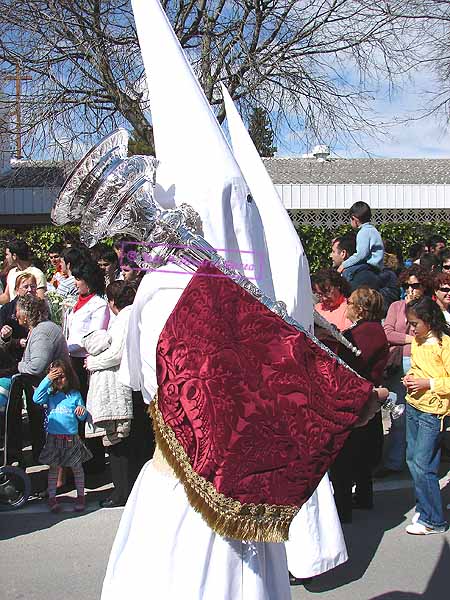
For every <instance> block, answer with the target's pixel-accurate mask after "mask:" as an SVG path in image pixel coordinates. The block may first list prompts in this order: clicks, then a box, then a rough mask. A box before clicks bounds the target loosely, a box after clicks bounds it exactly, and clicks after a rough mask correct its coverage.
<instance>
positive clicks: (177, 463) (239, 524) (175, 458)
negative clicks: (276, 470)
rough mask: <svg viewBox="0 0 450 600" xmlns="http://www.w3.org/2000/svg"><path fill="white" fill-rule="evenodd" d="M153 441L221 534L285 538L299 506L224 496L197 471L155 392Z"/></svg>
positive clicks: (195, 504)
mask: <svg viewBox="0 0 450 600" xmlns="http://www.w3.org/2000/svg"><path fill="white" fill-rule="evenodd" d="M150 413H151V415H152V418H153V424H154V430H155V438H156V443H157V445H158V446H159V448H160V450H161V452H162V454H163V456H164V458H165V459H166V460H167V462H168V463H169V466H170V467H172V469H173V470H174V472H175V475H176V476H177V478H178V479H179V480H180V481H181V483H182V484H183V486H184V489H185V491H186V495H187V497H188V500H189V504H190V505H191V506H192V507H193V508H194V509H195V510H196V511H197V512H199V513H200V514H201V515H202V517H203V519H204V520H205V521H206V522H207V523H208V525H209V527H211V529H212V530H213V531H215V532H216V533H217V534H219V535H220V536H223V537H229V538H233V539H237V540H242V541H248V542H251V541H253V542H285V541H287V539H288V536H289V526H290V524H291V522H292V520H293V519H294V517H295V515H296V514H297V513H298V511H299V510H300V509H299V507H297V506H278V505H271V504H241V503H240V502H239V501H238V500H233V499H232V498H227V497H226V496H224V494H220V493H219V492H217V490H216V489H215V488H214V486H213V484H212V483H211V482H210V481H207V480H206V479H205V478H204V477H201V476H200V475H198V473H196V472H195V471H194V470H193V468H192V466H191V463H190V461H189V457H188V456H187V454H186V452H185V450H184V448H183V447H182V446H181V444H180V443H179V442H178V440H177V439H176V437H175V434H174V432H173V430H172V429H171V428H170V427H169V426H168V425H166V423H165V422H164V419H163V416H162V414H161V412H160V410H159V407H158V396H157V395H156V396H155V399H154V401H153V402H152V403H151V405H150Z"/></svg>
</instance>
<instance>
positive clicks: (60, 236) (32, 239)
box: [0, 222, 450, 272]
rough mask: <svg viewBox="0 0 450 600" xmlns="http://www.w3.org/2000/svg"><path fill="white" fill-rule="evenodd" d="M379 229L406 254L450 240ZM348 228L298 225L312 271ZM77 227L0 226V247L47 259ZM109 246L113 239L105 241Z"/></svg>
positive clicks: (420, 231) (399, 227)
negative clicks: (18, 244)
mask: <svg viewBox="0 0 450 600" xmlns="http://www.w3.org/2000/svg"><path fill="white" fill-rule="evenodd" d="M379 230H380V232H381V234H382V236H383V238H384V239H390V240H392V241H394V242H398V243H400V245H401V247H402V250H403V254H404V256H405V257H406V256H407V253H408V249H409V247H410V246H411V244H413V243H415V242H419V241H424V240H426V239H427V238H428V237H430V236H431V235H433V234H439V235H442V236H443V237H444V238H445V239H447V240H449V242H450V223H447V222H441V223H406V224H405V223H400V224H396V223H390V224H388V225H381V226H380V227H379ZM349 231H351V227H350V226H349V225H343V226H341V227H339V228H337V229H336V230H329V229H326V228H325V227H315V226H313V225H303V226H298V227H297V232H298V234H299V236H300V239H301V240H302V243H303V247H304V248H305V252H306V254H307V256H308V260H309V266H310V269H311V272H314V271H317V270H318V269H321V268H324V267H327V266H330V265H331V261H330V251H331V242H332V240H333V239H334V238H335V237H337V236H339V235H343V234H344V233H347V232H349ZM78 234H79V227H78V226H76V225H66V226H64V227H56V226H54V225H38V226H35V227H31V228H29V229H26V230H20V231H15V230H14V229H0V250H1V251H3V249H4V247H5V242H6V241H7V240H8V239H11V238H12V237H19V238H22V239H24V240H25V241H26V242H27V243H28V244H29V246H30V248H31V250H32V252H33V254H35V255H36V256H37V257H38V258H40V259H41V260H43V261H44V262H45V263H46V262H47V256H48V250H49V248H50V247H51V246H52V245H53V244H56V243H63V242H64V241H65V240H66V239H67V236H68V235H71V236H73V235H75V236H78ZM105 243H106V244H108V245H112V243H113V240H112V238H110V239H107V240H105Z"/></svg>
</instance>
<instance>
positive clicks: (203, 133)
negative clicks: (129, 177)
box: [132, 0, 274, 296]
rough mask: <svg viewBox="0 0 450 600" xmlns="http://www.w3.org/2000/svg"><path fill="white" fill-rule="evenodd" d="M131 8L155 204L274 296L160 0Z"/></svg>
mask: <svg viewBox="0 0 450 600" xmlns="http://www.w3.org/2000/svg"><path fill="white" fill-rule="evenodd" d="M132 5H133V11H134V17H135V21H136V28H137V32H138V36H139V44H140V47H141V52H142V58H143V62H144V66H145V71H146V75H147V85H148V90H149V98H150V110H151V116H152V124H153V132H154V139H155V149H156V157H157V159H158V160H159V161H160V166H159V168H158V171H157V188H156V199H157V200H158V201H159V202H160V203H161V204H163V205H164V206H166V207H170V206H172V207H173V206H174V205H175V204H176V205H180V204H182V203H187V204H190V205H191V206H193V207H194V209H195V210H196V211H197V212H198V213H199V214H200V217H201V219H202V224H203V234H204V237H205V239H206V240H207V241H208V242H209V243H210V244H211V245H212V246H214V247H215V248H216V249H217V250H218V251H220V252H221V254H223V255H224V256H225V257H226V258H227V259H228V260H230V261H231V262H232V264H233V266H235V267H237V268H238V269H239V270H243V271H244V273H245V274H246V275H247V276H250V277H252V274H253V273H254V272H255V273H256V274H255V277H254V278H255V279H256V283H257V284H258V285H259V286H260V287H261V288H262V289H263V291H264V292H265V293H266V294H268V295H270V296H273V293H274V292H273V288H272V285H271V276H270V267H269V264H268V258H267V248H266V246H265V239H264V233H263V228H262V224H261V220H260V217H259V214H258V210H257V209H256V207H255V205H254V203H252V202H251V198H249V192H248V187H247V185H246V183H245V181H244V178H243V177H242V174H241V171H240V169H239V166H238V164H237V162H236V160H235V158H234V156H233V153H232V151H231V149H230V147H229V145H228V142H227V140H226V138H225V136H224V135H223V132H222V130H221V128H220V125H219V123H218V122H217V119H216V117H215V115H214V113H213V111H212V109H211V107H210V106H209V103H208V101H207V99H206V97H205V95H204V93H203V90H202V89H201V87H200V84H199V82H198V81H197V79H196V77H195V75H194V73H193V71H192V68H191V66H190V64H189V62H188V60H187V58H186V56H185V54H184V52H183V50H182V48H181V46H180V44H179V42H178V39H177V37H176V35H175V33H174V31H173V29H172V27H171V25H170V23H169V21H168V19H167V16H166V14H165V12H164V10H163V9H162V7H161V5H160V3H159V2H158V0H132ZM247 198H248V199H247ZM246 264H247V265H249V266H250V269H243V265H246ZM252 267H254V269H253V268H252ZM252 278H253V277H252Z"/></svg>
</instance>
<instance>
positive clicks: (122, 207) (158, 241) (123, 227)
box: [52, 130, 391, 410]
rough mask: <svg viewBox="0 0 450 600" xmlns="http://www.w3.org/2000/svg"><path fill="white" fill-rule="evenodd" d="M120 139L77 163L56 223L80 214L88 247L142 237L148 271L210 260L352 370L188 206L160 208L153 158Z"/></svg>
mask: <svg viewBox="0 0 450 600" xmlns="http://www.w3.org/2000/svg"><path fill="white" fill-rule="evenodd" d="M124 143H125V136H124V134H123V130H119V131H118V132H114V133H112V134H111V135H110V136H108V137H107V138H105V140H102V142H100V143H99V144H98V145H97V146H95V148H93V149H92V150H91V151H90V152H89V153H88V154H87V155H86V157H85V158H84V159H83V160H82V161H80V163H78V165H77V168H76V169H74V171H73V173H72V175H71V178H69V179H68V181H66V183H65V184H64V186H63V189H62V190H61V193H60V194H59V196H58V199H57V201H56V204H55V207H54V209H53V213H52V217H53V218H54V222H55V223H57V224H60V223H62V222H67V221H63V213H64V210H67V212H69V213H70V215H72V217H71V220H74V215H77V218H78V217H79V216H80V215H81V213H83V215H82V219H81V231H80V238H81V240H82V241H83V242H84V243H86V244H87V245H88V246H93V245H94V244H96V243H97V242H98V241H100V239H102V238H104V237H110V236H113V235H117V234H122V235H129V236H130V237H133V238H135V239H136V240H138V241H142V243H143V244H144V245H145V250H146V253H147V260H143V259H139V258H137V260H136V262H137V263H138V265H140V266H141V268H148V269H149V270H152V269H157V268H159V267H160V266H163V265H165V264H167V263H168V262H169V261H170V262H174V263H176V264H179V265H182V266H183V268H184V269H185V270H187V271H190V272H195V271H196V270H197V269H198V267H199V266H200V265H201V264H202V263H203V262H204V261H208V262H210V263H212V264H213V265H214V266H216V267H217V268H218V269H219V270H220V271H221V272H222V273H223V274H224V275H227V276H228V277H230V278H231V279H232V280H233V281H235V282H236V283H237V284H238V285H240V286H241V287H242V288H244V289H245V290H246V291H247V292H248V293H250V294H251V295H252V296H253V297H254V298H256V299H257V300H259V302H261V303H262V304H263V305H264V306H266V307H267V308H269V309H270V310H272V311H273V312H274V313H276V314H277V315H279V316H280V317H281V318H282V319H283V320H285V321H286V322H287V323H289V324H290V325H292V326H293V327H295V328H296V329H297V330H299V331H301V332H302V333H304V334H305V335H306V336H308V338H310V339H311V340H313V341H314V342H315V343H316V344H317V346H319V347H320V348H322V349H323V350H325V351H326V352H327V353H328V354H329V355H330V356H332V357H333V358H335V359H336V360H338V361H339V362H340V363H341V364H344V365H345V366H346V367H347V368H350V367H349V366H348V365H346V364H345V363H344V362H343V361H342V359H340V358H339V357H338V356H336V354H334V352H332V351H331V350H330V349H329V348H328V347H327V346H325V345H324V344H323V343H322V342H320V340H318V339H317V338H316V337H315V336H314V335H312V334H311V333H310V332H309V331H306V330H305V329H304V328H303V327H302V326H301V325H300V324H299V323H298V322H297V321H295V320H294V319H293V318H292V317H290V316H289V315H288V314H287V309H286V304H285V303H284V302H282V301H277V302H276V301H274V300H273V299H272V298H269V297H268V296H266V295H265V294H264V293H263V292H262V291H261V290H260V289H258V288H257V286H255V285H254V284H253V283H252V282H251V281H249V280H248V279H247V278H246V277H245V276H244V275H242V273H239V272H238V271H236V270H234V269H231V268H230V267H229V266H228V265H227V263H226V261H225V260H224V259H223V257H222V256H220V255H219V254H218V253H217V252H216V251H215V249H214V248H213V247H212V246H211V245H210V244H209V243H208V242H207V241H206V240H205V239H204V238H203V237H202V236H201V235H200V233H199V232H200V231H201V220H200V217H199V215H198V214H197V213H196V212H195V210H194V209H193V208H192V207H191V206H189V205H186V204H183V205H181V206H180V207H178V208H176V209H174V210H163V209H162V207H161V206H160V205H159V204H158V203H157V202H156V200H155V199H154V195H153V188H154V183H155V175H156V167H157V164H158V162H157V160H156V159H154V158H152V157H148V156H133V157H126V156H125V155H124ZM106 157H107V158H106ZM77 182H79V187H78V188H76V183H77ZM77 203H78V205H77ZM55 215H56V217H55ZM148 259H150V260H148ZM144 265H145V267H144ZM314 320H315V322H316V323H317V324H318V325H319V326H320V327H322V328H325V329H327V330H328V331H329V332H330V334H331V335H332V336H333V337H334V338H336V340H337V341H338V342H339V343H341V344H342V345H344V346H345V347H347V348H349V349H350V350H351V351H352V352H354V353H355V354H356V355H359V354H360V351H359V350H358V348H356V347H355V346H353V344H351V343H350V342H349V341H348V340H347V338H345V337H344V336H343V335H342V334H341V333H340V332H339V331H338V330H337V329H335V328H333V327H332V326H331V325H330V324H329V323H328V321H326V320H325V319H324V318H323V317H322V316H321V315H319V314H318V313H317V312H316V311H314ZM387 408H388V410H389V409H390V408H391V407H390V406H389V405H387Z"/></svg>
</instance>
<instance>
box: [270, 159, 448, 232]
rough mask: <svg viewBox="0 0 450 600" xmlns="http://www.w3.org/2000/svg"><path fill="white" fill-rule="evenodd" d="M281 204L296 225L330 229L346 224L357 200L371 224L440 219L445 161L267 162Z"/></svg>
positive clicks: (445, 197)
mask: <svg viewBox="0 0 450 600" xmlns="http://www.w3.org/2000/svg"><path fill="white" fill-rule="evenodd" d="M264 163H265V165H266V168H267V170H268V172H269V174H270V176H271V178H272V180H273V182H274V183H275V187H276V188H277V190H278V193H279V195H280V197H281V199H282V200H283V204H284V206H285V207H286V208H287V209H288V210H289V212H290V213H291V217H292V218H293V220H294V221H295V222H296V223H298V224H302V225H322V226H326V227H328V228H330V229H334V228H335V227H336V226H339V225H341V224H343V223H348V212H347V209H348V208H349V207H350V206H351V205H352V204H353V203H354V202H356V201H357V200H363V201H365V202H367V203H368V204H369V205H370V206H371V208H372V209H373V210H374V222H375V223H377V224H381V223H407V222H436V221H446V220H448V219H449V217H450V159H412V158H405V159H397V158H375V159H373V158H352V159H344V158H325V159H324V158H323V157H319V158H317V157H316V156H313V157H311V158H267V159H264Z"/></svg>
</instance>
